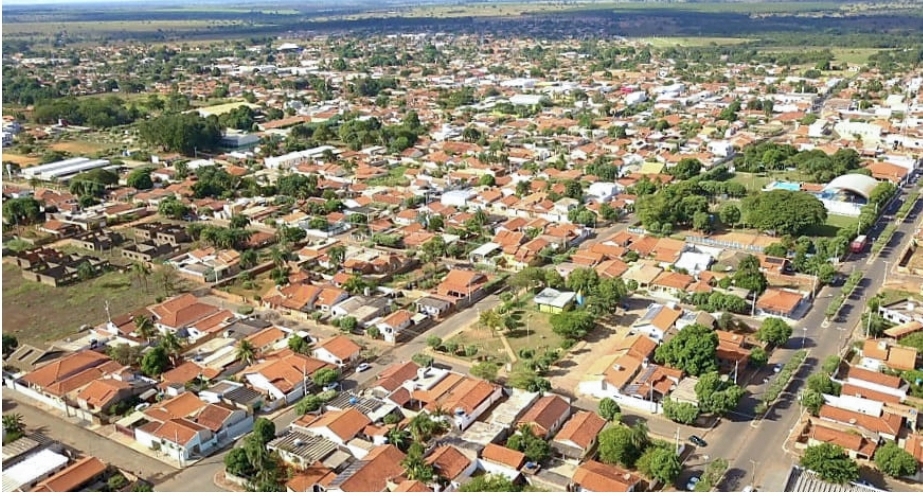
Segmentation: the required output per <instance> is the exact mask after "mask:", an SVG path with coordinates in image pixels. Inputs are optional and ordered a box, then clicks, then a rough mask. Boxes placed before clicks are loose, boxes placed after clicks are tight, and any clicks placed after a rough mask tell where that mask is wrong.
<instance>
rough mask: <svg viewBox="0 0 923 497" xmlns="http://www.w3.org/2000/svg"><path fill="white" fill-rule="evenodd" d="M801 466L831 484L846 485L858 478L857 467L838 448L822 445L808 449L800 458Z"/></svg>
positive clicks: (831, 445) (829, 444) (827, 444)
mask: <svg viewBox="0 0 923 497" xmlns="http://www.w3.org/2000/svg"><path fill="white" fill-rule="evenodd" d="M801 466H802V467H804V468H807V469H810V470H811V471H814V472H815V473H817V474H818V476H820V478H821V479H823V480H824V481H828V482H831V483H846V482H849V481H854V480H856V479H857V478H859V466H858V465H857V464H856V461H853V460H852V459H850V458H849V456H848V455H846V452H845V451H844V450H843V449H842V448H841V447H839V446H836V445H833V444H831V443H822V444H820V445H815V446H813V447H808V448H807V449H805V451H804V455H802V456H801Z"/></svg>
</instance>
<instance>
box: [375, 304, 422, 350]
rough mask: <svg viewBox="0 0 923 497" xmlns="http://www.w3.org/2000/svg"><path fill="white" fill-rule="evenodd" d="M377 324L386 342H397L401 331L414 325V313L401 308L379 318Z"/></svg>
mask: <svg viewBox="0 0 923 497" xmlns="http://www.w3.org/2000/svg"><path fill="white" fill-rule="evenodd" d="M375 326H376V327H377V328H378V331H380V332H381V335H382V337H383V338H384V339H385V341H386V342H388V343H396V342H397V337H398V336H399V335H400V333H401V332H402V331H404V330H406V329H408V328H410V327H411V326H413V314H412V313H411V312H410V311H408V310H406V309H400V310H397V311H395V312H392V313H391V314H389V315H388V316H385V317H384V318H382V319H381V320H379V321H378V323H376V325H375Z"/></svg>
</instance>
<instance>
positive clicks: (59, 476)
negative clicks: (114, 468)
mask: <svg viewBox="0 0 923 497" xmlns="http://www.w3.org/2000/svg"><path fill="white" fill-rule="evenodd" d="M108 471H109V466H108V465H107V464H106V463H104V462H102V461H100V460H99V459H97V458H95V457H93V456H84V457H82V458H80V459H78V460H77V461H75V462H74V464H71V465H70V466H68V467H66V468H64V470H62V471H60V472H58V473H56V474H54V475H52V476H50V477H48V478H46V479H44V480H42V481H40V482H38V483H37V484H36V485H35V488H33V489H32V491H33V492H79V491H81V489H84V488H87V487H89V486H91V485H92V484H93V483H95V482H98V481H101V480H102V477H103V476H105V475H106V473H108Z"/></svg>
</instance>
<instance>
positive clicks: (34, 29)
mask: <svg viewBox="0 0 923 497" xmlns="http://www.w3.org/2000/svg"><path fill="white" fill-rule="evenodd" d="M238 25H243V21H211V20H205V19H202V20H169V21H168V20H154V21H143V20H138V21H99V22H72V21H49V22H11V23H6V24H4V27H3V35H4V36H8V37H16V36H30V35H47V34H53V33H58V32H61V31H67V33H68V34H72V35H77V34H87V33H124V32H131V33H155V32H158V31H165V32H176V31H194V30H202V29H207V28H210V27H218V26H221V27H224V26H238Z"/></svg>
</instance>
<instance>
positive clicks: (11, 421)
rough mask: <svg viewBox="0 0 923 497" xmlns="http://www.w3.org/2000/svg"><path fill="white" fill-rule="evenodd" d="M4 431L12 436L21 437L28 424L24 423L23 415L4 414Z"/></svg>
mask: <svg viewBox="0 0 923 497" xmlns="http://www.w3.org/2000/svg"><path fill="white" fill-rule="evenodd" d="M3 430H4V431H6V432H7V433H8V434H10V435H14V436H20V435H22V434H23V433H24V432H25V430H26V424H25V423H23V421H22V414H19V413H14V414H4V415H3Z"/></svg>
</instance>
